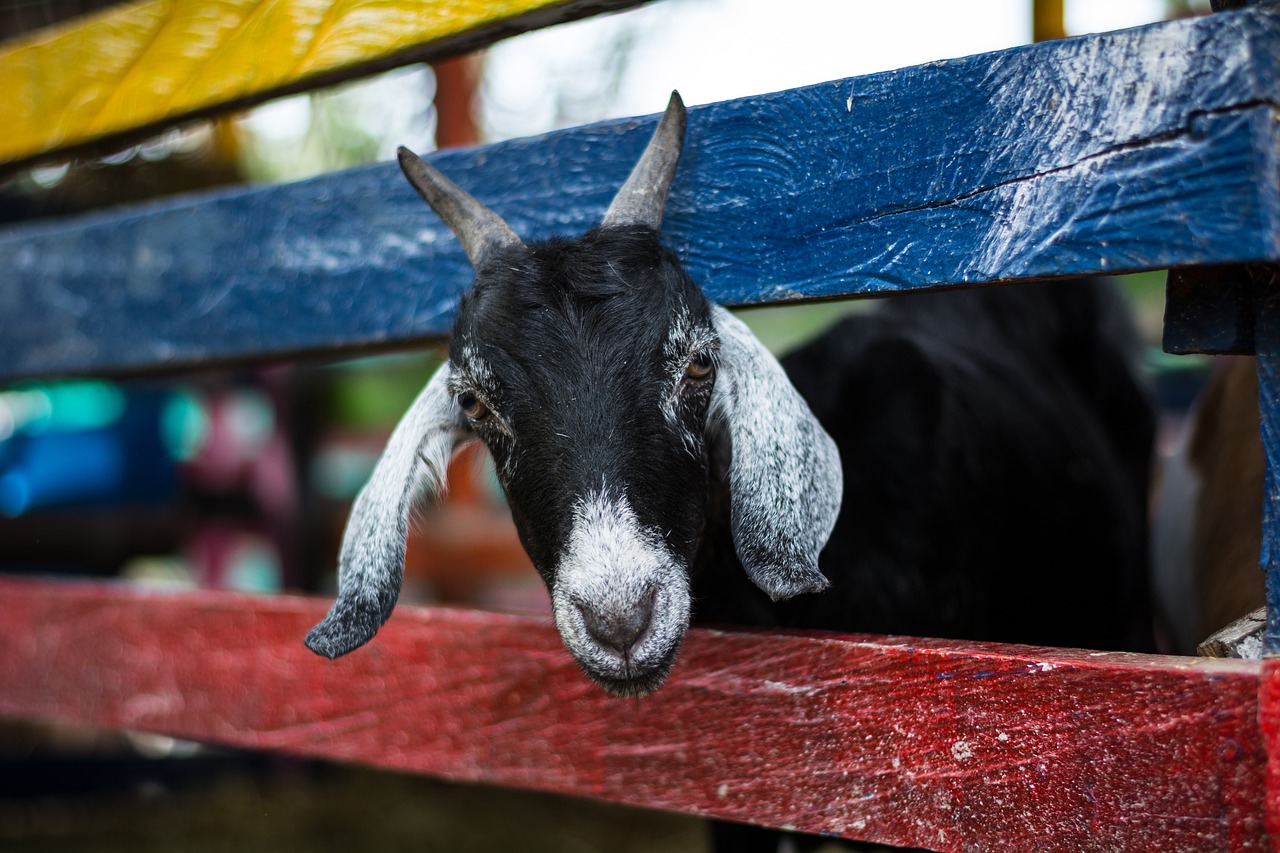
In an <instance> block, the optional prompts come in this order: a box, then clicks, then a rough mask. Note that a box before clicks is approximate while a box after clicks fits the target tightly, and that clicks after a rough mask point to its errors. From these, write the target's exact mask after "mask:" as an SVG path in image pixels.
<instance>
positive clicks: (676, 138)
mask: <svg viewBox="0 0 1280 853" xmlns="http://www.w3.org/2000/svg"><path fill="white" fill-rule="evenodd" d="M684 125H685V111H684V101H682V100H680V93H679V92H672V93H671V100H670V102H668V104H667V110H666V112H664V113H663V114H662V119H661V120H660V121H659V122H658V129H657V130H655V131H654V132H653V139H651V140H649V147H648V148H646V149H645V150H644V154H642V155H641V156H640V162H638V163H636V167H635V168H634V169H632V170H631V177H629V178H627V182H626V183H625V184H623V185H622V189H620V190H618V194H617V195H616V196H614V198H613V203H612V204H610V205H609V210H608V212H607V213H605V215H604V224H605V225H606V226H608V225H648V226H649V227H650V228H652V229H653V230H654V231H657V230H659V229H661V227H662V212H663V210H664V209H665V208H666V206H667V193H668V192H670V190H671V179H672V178H674V177H675V174H676V164H677V163H678V162H679V161H680V149H681V148H682V147H683V146H684Z"/></svg>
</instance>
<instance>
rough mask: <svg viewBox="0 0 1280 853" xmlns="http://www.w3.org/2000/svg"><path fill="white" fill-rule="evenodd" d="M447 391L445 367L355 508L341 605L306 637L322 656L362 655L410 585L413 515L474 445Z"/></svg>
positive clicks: (342, 564)
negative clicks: (460, 452) (405, 583)
mask: <svg viewBox="0 0 1280 853" xmlns="http://www.w3.org/2000/svg"><path fill="white" fill-rule="evenodd" d="M448 384H449V363H448V362H445V363H444V364H443V365H442V366H441V367H440V369H439V370H437V371H436V374H435V376H433V377H432V378H431V381H430V382H428V383H427V386H426V387H425V388H423V389H422V392H421V393H420V394H419V395H418V398H417V399H416V400H414V402H413V405H412V406H410V407H409V410H408V411H407V412H405V415H404V417H403V418H401V419H400V423H399V424H397V425H396V428H395V430H394V431H393V432H392V433H391V438H390V440H389V441H388V442H387V447H386V450H384V451H383V453H382V456H381V458H379V459H378V464H377V465H376V466H375V467H374V469H373V475H372V476H371V477H370V478H369V482H368V483H366V484H365V487H364V488H363V489H361V490H360V494H359V495H358V496H357V497H356V500H355V503H354V504H353V505H352V507H351V515H350V517H349V518H348V519H347V528H346V531H345V532H344V533H343V536H342V549H341V551H340V552H339V555H338V598H337V600H336V601H335V602H334V603H333V607H332V609H330V610H329V615H328V616H326V617H325V618H324V621H322V622H321V623H320V624H319V625H317V626H315V627H314V628H312V629H311V631H310V632H309V633H308V634H307V638H306V644H307V647H308V648H309V649H311V651H313V652H315V653H316V654H318V655H324V656H325V657H327V658H336V657H338V656H339V655H345V654H346V653H347V652H350V651H352V650H354V649H357V648H359V647H360V646H362V645H364V644H365V643H367V642H368V641H369V640H370V639H372V638H373V635H374V634H376V633H377V632H378V629H379V628H381V627H382V624H383V623H384V622H386V621H387V618H388V617H389V616H390V615H391V609H392V608H393V607H394V606H395V603H396V599H397V598H398V597H399V596H400V584H401V581H402V580H403V578H404V548H405V539H406V538H407V537H408V534H409V516H410V514H411V513H412V511H413V508H414V505H415V503H417V502H418V501H420V500H425V499H426V498H429V497H434V496H436V495H438V494H440V493H441V492H443V491H444V487H445V471H446V469H447V466H448V464H449V457H450V456H452V455H453V451H454V450H455V449H457V447H458V446H459V445H460V444H462V443H464V442H465V441H467V440H468V439H469V438H471V433H470V431H469V430H468V429H467V427H466V421H465V419H464V418H463V416H462V412H461V410H459V409H458V406H457V403H455V402H454V400H453V398H452V396H450V394H449V388H448Z"/></svg>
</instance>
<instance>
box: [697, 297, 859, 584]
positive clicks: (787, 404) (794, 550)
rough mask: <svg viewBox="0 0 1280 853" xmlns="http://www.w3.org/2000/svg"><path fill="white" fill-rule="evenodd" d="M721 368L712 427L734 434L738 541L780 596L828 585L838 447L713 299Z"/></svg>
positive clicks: (750, 568) (753, 573)
mask: <svg viewBox="0 0 1280 853" xmlns="http://www.w3.org/2000/svg"><path fill="white" fill-rule="evenodd" d="M712 322H713V323H714V325H715V327H716V331H717V333H718V334H719V336H720V368H719V372H718V374H717V377H716V384H715V390H714V391H713V392H712V401H711V414H710V426H711V429H712V430H713V431H716V432H717V433H718V437H719V438H720V439H721V440H723V439H728V442H729V445H730V448H731V449H730V454H731V455H730V461H729V513H730V523H731V526H732V529H733V544H734V548H735V549H736V550H737V553H738V559H739V560H740V561H741V562H742V565H743V568H745V569H746V572H747V575H748V576H749V577H750V578H751V580H752V582H754V583H755V585H756V586H758V587H760V589H762V590H764V591H765V592H766V593H768V595H769V597H770V598H772V599H773V600H774V601H781V600H782V599H786V598H791V597H792V596H794V595H799V594H800V593H803V592H820V591H821V590H823V589H826V588H827V586H828V581H827V579H826V578H825V577H824V576H823V575H822V572H820V571H819V570H818V552H820V551H821V550H822V547H823V546H824V545H825V544H826V542H827V537H829V536H830V535H831V530H832V528H833V527H834V526H835V523H836V516H837V515H838V514H839V512H840V498H841V496H842V494H843V491H844V473H843V470H842V469H841V467H840V452H839V451H838V450H837V449H836V444H835V442H834V441H833V440H832V438H831V436H830V435H828V434H827V431H826V430H824V429H823V428H822V425H821V424H819V423H818V421H817V419H816V418H815V417H814V416H813V412H812V411H810V409H809V405H808V404H807V403H806V402H805V401H804V398H803V397H801V396H800V394H799V392H798V391H796V389H795V387H794V386H792V384H791V381H790V380H789V379H788V378H787V374H786V371H784V370H783V369H782V365H781V364H779V363H778V361H777V359H775V358H774V357H773V355H772V354H771V353H770V352H769V351H768V350H767V349H765V347H764V345H763V344H761V343H760V341H758V340H756V337H755V335H753V334H751V330H750V329H748V328H747V327H746V325H744V324H743V323H742V321H741V320H739V319H738V318H736V317H734V316H733V315H732V314H730V313H729V312H728V311H726V310H725V309H723V308H721V307H720V306H718V305H716V306H713V307H712Z"/></svg>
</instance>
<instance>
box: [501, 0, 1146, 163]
mask: <svg viewBox="0 0 1280 853" xmlns="http://www.w3.org/2000/svg"><path fill="white" fill-rule="evenodd" d="M1066 7H1067V27H1068V31H1069V32H1071V33H1083V32H1093V31H1101V30H1110V29H1119V28H1123V27H1128V26H1134V25H1138V24H1144V23H1150V22H1152V21H1156V20H1160V18H1161V17H1162V16H1163V12H1164V3H1163V0H1068V2H1067V4H1066ZM627 39H630V40H631V41H632V52H631V55H630V58H629V62H628V63H627V65H626V67H625V68H624V69H621V71H620V73H618V74H617V80H616V91H610V90H612V89H614V88H615V87H614V86H611V85H610V81H609V77H610V73H609V72H610V57H611V56H615V55H617V53H618V48H617V46H618V44H619V43H620V42H624V41H625V40H627ZM1030 40H1031V0H897V2H893V3H884V2H854V0H784V2H781V3H780V2H777V0H665V2H660V3H655V4H653V5H651V6H646V7H642V8H640V9H637V10H634V11H631V12H626V13H622V14H618V15H612V16H608V17H604V18H596V19H591V20H587V21H580V22H577V23H573V24H567V25H563V26H560V27H555V28H552V29H548V30H543V31H539V32H534V33H529V34H526V35H523V36H519V37H516V38H513V39H510V40H508V41H505V42H502V43H500V44H498V45H496V46H495V47H493V48H492V49H491V50H490V52H489V57H488V61H487V64H486V79H485V88H484V93H483V94H484V98H483V102H482V103H483V106H482V116H483V121H484V124H485V127H486V130H488V132H489V133H490V135H491V136H493V137H495V138H504V137H508V136H517V135H526V134H530V133H537V132H542V131H546V130H551V129H553V128H556V127H560V126H563V125H566V124H570V125H571V124H581V123H584V122H587V121H595V120H599V119H602V118H614V117H620V116H628V115H640V114H644V113H653V112H659V111H661V110H662V108H663V107H664V106H665V105H666V101H667V96H668V94H669V93H670V92H671V90H672V89H679V90H680V94H681V95H682V96H683V98H684V100H685V102H686V103H688V104H690V105H693V104H705V103H709V102H713V101H722V100H727V99H730V98H740V97H744V96H747V95H754V94H760V93H763V92H773V91H778V90H780V89H789V88H793V87H796V86H804V85H808V84H811V83H819V82H823V81H825V80H836V79H840V78H844V77H853V76H856V75H861V74H869V73H872V72H875V71H885V70H889V69H893V68H901V67H903V66H908V65H918V64H920V63H923V62H929V61H932V60H935V59H949V58H953V57H957V56H966V55H969V54H973V53H984V52H987V51H992V50H1000V49H1002V48H1007V47H1013V46H1015V45H1019V44H1025V43H1027V42H1028V41H1030Z"/></svg>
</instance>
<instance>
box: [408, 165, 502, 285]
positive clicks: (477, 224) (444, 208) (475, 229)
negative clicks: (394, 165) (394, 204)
mask: <svg viewBox="0 0 1280 853" xmlns="http://www.w3.org/2000/svg"><path fill="white" fill-rule="evenodd" d="M396 155H397V156H398V157H399V159H400V169H401V171H403V172H404V176H405V177H406V178H408V179H409V183H411V184H413V188H414V189H415V190H417V191H418V195H420V196H422V198H423V199H424V200H425V201H426V202H427V204H429V205H431V209H432V210H434V211H435V212H436V214H437V215H438V216H439V217H440V218H441V219H443V220H444V224H445V225H448V226H449V230H450V231H452V232H453V233H454V235H455V236H457V238H458V242H459V243H461V244H462V248H463V249H465V250H466V252H467V257H468V258H470V259H471V266H473V267H475V268H476V269H479V268H480V263H481V261H482V260H483V259H484V258H485V257H486V256H487V255H488V254H489V253H490V252H492V251H493V250H494V249H499V248H502V247H504V246H519V245H523V244H522V243H521V240H520V238H519V237H517V236H516V232H514V231H512V230H511V226H510V225H508V224H507V223H506V222H504V221H502V217H501V216H499V215H498V214H496V213H494V212H493V211H492V210H490V209H489V208H487V207H485V206H484V205H483V204H481V203H480V202H478V201H476V200H475V198H473V197H472V196H471V195H470V194H469V193H468V192H466V190H464V189H462V187H460V186H458V185H457V184H455V183H454V182H453V181H451V180H449V179H448V178H446V177H445V176H444V175H442V174H440V171H439V170H438V169H436V168H435V167H434V166H432V165H430V164H429V163H427V162H426V161H424V160H423V159H422V158H421V157H419V156H418V155H417V154H414V153H413V152H412V151H410V150H409V149H408V148H405V147H403V146H401V147H400V149H399V150H398V151H397V152H396Z"/></svg>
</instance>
